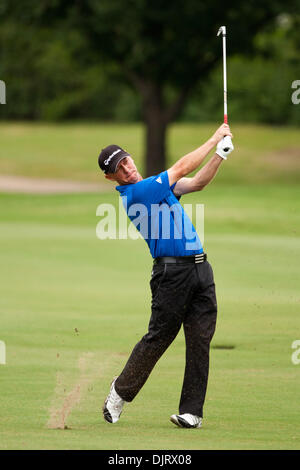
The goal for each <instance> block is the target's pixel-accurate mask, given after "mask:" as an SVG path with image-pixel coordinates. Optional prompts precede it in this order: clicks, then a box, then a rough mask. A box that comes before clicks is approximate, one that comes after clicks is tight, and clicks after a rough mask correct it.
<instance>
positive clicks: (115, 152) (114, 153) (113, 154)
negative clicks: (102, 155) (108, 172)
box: [104, 149, 121, 165]
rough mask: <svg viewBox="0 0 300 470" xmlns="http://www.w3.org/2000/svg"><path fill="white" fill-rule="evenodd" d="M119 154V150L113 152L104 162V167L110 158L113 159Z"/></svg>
mask: <svg viewBox="0 0 300 470" xmlns="http://www.w3.org/2000/svg"><path fill="white" fill-rule="evenodd" d="M119 152H121V149H118V150H115V151H114V152H113V153H112V154H111V155H110V156H109V157H108V158H107V159H106V160H104V165H108V164H109V162H110V160H111V159H112V157H114V156H115V155H116V154H117V153H119Z"/></svg>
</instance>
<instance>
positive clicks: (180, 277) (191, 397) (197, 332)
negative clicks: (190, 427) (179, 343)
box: [115, 261, 217, 417]
mask: <svg viewBox="0 0 300 470" xmlns="http://www.w3.org/2000/svg"><path fill="white" fill-rule="evenodd" d="M150 286H151V291H152V315H151V318H150V323H149V328H148V333H147V334H146V335H145V336H143V337H142V339H141V340H140V341H139V342H138V343H137V344H136V346H135V347H134V349H133V351H132V353H131V355H130V357H129V359H128V361H127V363H126V365H125V367H124V369H123V371H122V373H121V374H120V375H119V377H118V379H117V380H116V382H115V389H116V391H117V393H118V394H119V395H120V396H121V398H123V399H124V400H125V401H128V402H130V401H132V400H133V399H134V397H135V396H136V394H137V393H138V392H139V390H140V389H141V388H142V386H143V385H144V383H145V382H146V380H147V378H148V377H149V374H150V373H151V371H152V369H153V367H154V366H155V364H156V362H157V361H158V359H159V358H160V357H161V356H162V354H163V353H164V352H165V351H166V349H167V348H168V347H169V346H170V344H171V343H172V341H173V340H174V339H175V337H176V336H177V334H178V332H179V330H180V328H181V325H183V328H184V334H185V341H186V363H185V374H184V380H183V385H182V392H181V398H180V404H179V413H180V414H183V413H191V414H193V415H197V416H200V417H203V405H204V400H205V394H206V388H207V380H208V371H209V349H210V342H211V339H212V337H213V334H214V331H215V326H216V319H217V301H216V294H215V284H214V276H213V270H212V267H211V265H210V264H209V262H208V261H205V262H203V263H199V264H180V265H177V264H154V266H153V271H152V278H151V281H150Z"/></svg>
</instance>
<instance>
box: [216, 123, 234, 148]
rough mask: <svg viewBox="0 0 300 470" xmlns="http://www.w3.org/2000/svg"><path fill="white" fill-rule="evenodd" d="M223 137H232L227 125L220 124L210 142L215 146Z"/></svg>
mask: <svg viewBox="0 0 300 470" xmlns="http://www.w3.org/2000/svg"><path fill="white" fill-rule="evenodd" d="M225 135H229V136H230V137H231V138H232V137H233V135H232V134H231V131H230V127H229V126H228V124H222V125H221V126H220V127H219V129H217V130H216V132H215V133H214V135H213V136H212V140H213V141H214V144H215V145H217V144H218V143H219V142H220V140H222V139H223V137H225Z"/></svg>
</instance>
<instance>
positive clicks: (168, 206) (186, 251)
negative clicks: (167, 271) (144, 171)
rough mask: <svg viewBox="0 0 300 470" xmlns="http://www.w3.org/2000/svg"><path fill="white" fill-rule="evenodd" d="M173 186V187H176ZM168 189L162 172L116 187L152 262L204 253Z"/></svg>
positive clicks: (166, 174) (166, 175) (196, 235)
mask: <svg viewBox="0 0 300 470" xmlns="http://www.w3.org/2000/svg"><path fill="white" fill-rule="evenodd" d="M175 184H176V183H175ZM175 184H173V185H172V186H171V187H170V184H169V177H168V172H167V171H164V172H162V173H160V174H159V175H156V176H151V177H149V178H146V179H144V180H142V181H139V182H138V183H135V184H128V185H122V186H117V187H116V190H117V191H119V192H120V196H121V197H122V202H123V206H124V208H125V210H126V212H127V215H128V217H129V219H130V220H131V222H132V223H133V224H134V225H135V226H136V228H137V230H139V232H140V233H141V235H142V236H143V238H144V239H145V241H146V243H147V244H148V246H149V249H150V253H151V255H152V257H153V258H157V257H161V256H190V255H195V254H199V253H203V247H202V244H201V242H200V239H199V237H198V234H197V232H196V230H195V228H194V226H193V224H192V222H191V220H190V218H189V217H188V215H187V214H186V212H185V211H184V209H183V207H182V205H181V204H180V202H179V199H178V198H177V197H176V196H175V194H174V193H173V189H174V187H175Z"/></svg>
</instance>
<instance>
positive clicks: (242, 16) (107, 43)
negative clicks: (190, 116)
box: [2, 0, 299, 175]
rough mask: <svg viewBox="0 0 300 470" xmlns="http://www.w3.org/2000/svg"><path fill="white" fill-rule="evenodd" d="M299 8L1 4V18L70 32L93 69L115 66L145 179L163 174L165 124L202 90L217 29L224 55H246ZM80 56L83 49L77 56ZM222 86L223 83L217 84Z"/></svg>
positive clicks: (289, 0) (293, 0)
mask: <svg viewBox="0 0 300 470" xmlns="http://www.w3.org/2000/svg"><path fill="white" fill-rule="evenodd" d="M295 9H298V10H299V0H286V1H285V2H284V5H282V2H281V1H280V0H264V2H261V3H259V2H257V1H255V0H248V1H247V2H240V1H238V0H232V1H231V2H229V3H228V5H226V6H224V5H223V4H222V3H221V2H219V1H216V0H211V1H210V2H206V1H204V0H172V2H167V1H166V0H164V1H163V0H152V1H151V2H149V1H147V0H84V1H83V0H77V1H76V2H74V1H71V0H52V1H50V0H49V1H47V2H40V1H37V0H25V1H24V2H21V3H20V2H18V1H17V0H10V1H9V0H3V3H2V15H3V14H4V15H5V16H6V17H7V16H10V17H13V18H14V19H15V20H16V19H17V21H18V23H20V24H22V23H23V24H24V23H27V24H29V23H30V24H32V25H35V26H36V27H37V28H41V27H44V28H45V27H49V26H50V27H52V28H53V29H54V30H55V31H60V32H61V33H62V35H68V34H69V32H70V31H76V32H77V33H78V34H80V35H81V37H82V38H83V40H84V44H85V46H86V47H85V51H86V55H85V57H84V58H83V57H80V58H79V57H78V60H80V61H81V63H82V64H83V65H84V63H86V65H87V66H90V65H91V64H94V65H96V64H97V65H99V64H103V66H104V64H113V65H114V66H112V68H111V73H112V76H113V75H114V76H118V77H119V79H120V78H121V79H123V80H126V81H127V82H128V83H129V84H130V85H131V86H132V87H134V89H135V90H137V91H138V93H139V94H140V97H141V106H142V112H143V118H144V121H145V124H146V155H145V156H146V173H147V174H148V175H149V174H155V173H158V172H159V171H161V170H162V169H163V168H165V157H166V148H165V141H166V139H165V137H166V130H167V126H168V124H169V123H170V122H171V121H173V120H174V119H176V118H177V117H178V116H179V114H180V113H181V111H182V109H183V107H184V105H185V103H186V101H187V98H188V96H189V94H190V92H191V91H192V90H193V89H194V87H195V86H196V84H197V83H199V82H202V83H204V82H205V80H206V79H207V77H208V75H209V73H210V72H211V70H212V69H213V68H214V66H215V64H216V63H217V61H218V60H220V58H221V53H222V52H221V41H220V38H217V37H216V33H217V30H218V28H219V26H221V25H223V24H225V25H226V26H227V28H228V51H229V55H233V54H237V53H240V54H250V53H251V52H253V50H254V44H253V38H254V37H255V35H256V33H257V32H258V31H260V30H261V29H262V28H263V27H265V26H266V25H268V24H271V23H272V22H273V21H274V20H275V18H276V17H277V16H278V15H279V14H280V13H282V12H290V11H294V10H295ZM83 51H84V49H83V48H81V54H82V53H83ZM220 80H221V77H220Z"/></svg>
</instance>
